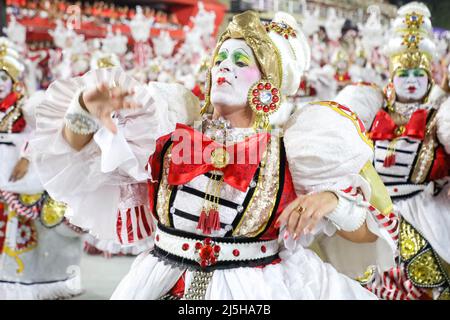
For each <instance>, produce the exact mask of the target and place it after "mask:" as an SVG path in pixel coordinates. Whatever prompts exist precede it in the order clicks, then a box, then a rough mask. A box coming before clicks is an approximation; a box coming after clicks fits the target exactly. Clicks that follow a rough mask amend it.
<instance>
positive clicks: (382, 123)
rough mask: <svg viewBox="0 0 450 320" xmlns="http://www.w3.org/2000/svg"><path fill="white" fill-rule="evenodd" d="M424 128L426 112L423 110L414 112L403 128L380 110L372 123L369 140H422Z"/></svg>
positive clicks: (425, 125)
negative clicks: (408, 138) (400, 138)
mask: <svg viewBox="0 0 450 320" xmlns="http://www.w3.org/2000/svg"><path fill="white" fill-rule="evenodd" d="M426 127H427V111H426V110H424V109H420V110H417V111H415V112H414V113H413V114H412V116H411V119H410V120H409V122H408V124H407V125H405V126H397V125H396V124H395V122H394V121H393V120H392V118H391V116H390V115H389V114H388V113H387V112H386V111H384V110H380V111H379V112H378V113H377V115H376V117H375V120H374V122H373V126H372V130H371V131H370V138H371V139H372V140H393V139H395V138H398V137H411V138H415V139H419V140H423V139H424V138H425V131H426Z"/></svg>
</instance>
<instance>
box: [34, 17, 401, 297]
mask: <svg viewBox="0 0 450 320" xmlns="http://www.w3.org/2000/svg"><path fill="white" fill-rule="evenodd" d="M252 14H253V15H255V14H254V13H248V12H247V13H244V14H243V15H252ZM241 17H242V16H241ZM251 18H253V16H251ZM257 21H258V22H259V18H258V20H257ZM262 30H265V29H262ZM280 41H281V40H280ZM284 61H285V62H286V61H287V59H286V60H284ZM291 66H292V64H291ZM284 67H285V66H284ZM283 70H285V72H288V71H289V70H290V69H289V68H288V67H285V68H284V69H283ZM286 76H290V74H286ZM288 79H289V78H288ZM293 79H298V81H299V80H300V77H295V78H293ZM102 81H108V82H111V81H113V82H114V83H116V84H117V85H119V86H121V87H123V88H124V89H129V88H132V87H134V88H135V92H136V93H135V99H138V100H139V101H140V102H141V103H142V105H143V108H142V109H140V110H135V111H127V112H120V113H117V114H116V115H115V121H116V123H117V125H118V133H117V134H115V135H114V134H112V133H111V132H109V131H108V130H107V129H105V128H103V127H102V128H100V129H99V130H98V131H97V132H96V133H95V135H94V138H93V140H92V141H91V142H90V143H89V144H88V145H86V147H84V148H83V149H82V150H81V151H79V152H76V151H74V150H73V149H72V148H71V147H70V146H69V145H68V143H67V142H66V140H65V139H64V138H63V136H62V130H63V128H64V114H65V113H66V110H67V109H68V108H69V106H71V105H72V104H76V103H78V93H79V92H80V90H81V89H82V88H85V87H87V86H95V84H97V83H99V82H102ZM296 87H298V83H297V84H296ZM37 118H38V134H37V137H36V139H35V140H34V141H33V142H32V147H33V148H35V149H36V150H40V151H39V154H38V155H37V157H36V160H37V162H38V167H39V174H40V177H41V179H42V181H43V182H44V185H45V187H46V189H47V190H49V192H50V194H51V195H52V196H53V197H55V198H56V199H58V200H61V201H64V202H66V203H67V204H68V205H69V207H70V209H71V210H70V212H69V213H68V214H67V216H68V217H69V219H70V221H71V222H72V223H74V224H76V225H79V226H80V227H82V228H85V229H88V230H90V231H91V233H92V234H94V235H95V236H97V237H100V238H104V239H114V240H118V241H120V242H122V243H136V242H139V241H145V240H147V239H149V238H150V239H153V240H154V246H153V248H152V249H151V250H149V251H147V252H145V253H142V254H141V255H139V256H138V258H137V259H136V261H135V262H134V264H133V265H132V267H131V270H130V272H129V273H128V274H127V275H126V276H125V278H124V279H123V280H122V281H121V283H120V284H119V286H118V287H117V289H116V290H115V292H114V294H113V296H112V298H113V299H158V298H162V297H168V296H178V297H179V296H183V295H184V297H185V298H188V299H189V298H194V299H195V298H205V299H373V298H375V296H374V295H373V294H372V293H370V292H369V291H367V290H366V289H364V288H363V287H361V286H360V285H359V284H358V282H356V281H354V280H352V279H351V278H349V277H347V276H345V275H344V274H342V273H339V272H338V271H337V270H336V269H335V268H334V267H333V266H332V265H331V264H328V263H324V262H323V261H322V260H321V259H320V258H319V257H318V256H317V254H316V253H314V252H313V251H312V250H310V249H308V246H309V245H311V243H312V242H313V241H314V240H315V239H317V238H318V237H319V236H323V237H329V236H333V235H334V234H335V232H336V230H337V227H336V225H335V224H334V223H332V222H331V220H329V219H327V218H324V219H323V220H322V221H321V222H320V223H319V225H318V227H317V228H316V229H315V230H313V232H312V234H308V235H305V236H302V237H300V239H299V240H297V241H294V240H293V239H292V238H288V239H286V240H285V239H283V237H282V232H281V234H280V230H279V229H278V228H275V226H274V224H275V221H276V218H277V217H278V216H279V214H280V213H281V212H282V211H283V209H284V208H285V207H286V206H287V205H288V204H289V203H290V202H291V201H292V200H294V199H295V198H296V196H297V195H298V194H307V193H313V192H319V191H324V190H332V191H333V192H335V193H336V194H338V195H339V205H338V207H337V208H336V210H335V212H333V214H340V215H342V216H345V217H347V218H348V219H349V220H352V219H353V217H359V218H358V219H362V220H361V221H358V223H359V222H361V223H363V222H364V221H365V222H367V225H368V228H369V229H370V230H371V231H372V232H373V233H374V234H376V235H377V236H378V237H379V238H378V240H377V241H376V242H374V243H372V244H370V245H367V247H370V251H368V252H366V254H365V255H364V259H362V260H360V261H358V262H359V263H360V264H359V265H356V264H355V265H354V268H355V269H358V271H359V272H363V271H364V270H365V268H366V267H367V265H372V264H376V265H380V266H381V268H382V269H387V268H389V267H392V266H393V263H394V261H393V254H394V248H395V240H394V239H393V237H392V236H391V234H389V232H388V231H387V230H385V229H384V228H383V227H382V226H381V225H380V223H379V222H378V218H377V216H379V212H378V210H377V209H375V208H373V207H372V206H371V205H370V204H369V203H368V202H367V201H366V200H365V199H369V198H370V196H371V195H370V193H371V188H370V185H369V183H368V182H367V181H366V180H365V179H363V178H362V177H361V175H360V174H359V172H360V170H361V169H362V167H363V166H364V165H365V164H366V163H367V161H369V160H370V159H372V156H373V154H372V149H371V148H370V146H369V145H368V144H367V143H366V141H365V139H364V136H363V134H362V130H363V129H362V127H361V124H360V123H359V122H358V121H357V120H355V119H354V116H353V117H352V113H351V112H350V111H349V110H348V109H347V108H345V107H342V106H339V105H335V104H332V103H317V104H309V105H306V106H305V107H303V108H301V110H299V111H297V112H296V113H295V114H294V115H293V116H292V117H291V119H290V120H289V121H288V122H287V123H286V125H285V126H284V128H283V134H284V137H283V138H281V137H280V136H279V135H276V134H273V133H266V132H259V133H256V132H254V131H253V129H252V128H229V129H224V128H223V126H222V127H221V126H219V125H217V122H220V121H221V120H220V119H219V120H210V119H209V118H208V117H206V118H204V119H203V122H202V125H201V126H198V125H194V122H195V121H196V120H200V114H199V107H198V100H197V99H196V97H195V96H194V95H193V94H192V93H191V92H190V91H189V90H187V89H185V88H183V87H182V86H180V85H173V84H163V83H157V82H151V83H150V84H149V85H146V86H143V85H140V84H139V83H137V82H136V81H135V80H133V79H131V78H129V77H128V76H127V75H126V74H125V73H124V72H123V71H121V70H120V69H101V70H96V71H91V72H89V73H87V74H86V75H84V76H83V77H78V78H73V79H70V80H67V81H56V82H55V83H53V84H52V85H51V86H50V87H49V89H48V91H47V94H46V101H45V102H44V103H43V104H41V106H40V107H39V109H38V110H37ZM179 134H183V135H184V137H185V138H186V139H189V140H186V141H189V144H188V145H192V146H193V145H196V143H195V141H197V142H198V141H200V145H202V143H203V145H202V146H203V147H204V148H202V150H204V149H205V148H207V147H208V146H209V147H211V146H215V148H216V149H217V148H219V149H223V148H225V149H226V150H227V151H228V150H231V149H233V148H241V147H244V149H245V147H246V146H247V152H248V153H246V154H247V155H250V154H253V153H254V152H255V151H256V149H255V148H256V147H257V146H262V151H263V152H262V153H261V157H260V158H258V161H257V162H256V164H253V165H250V164H246V163H244V164H233V165H231V164H229V165H227V166H225V167H223V168H222V169H217V167H212V166H211V164H207V163H199V164H195V165H192V164H187V163H184V162H182V163H181V164H180V163H177V161H174V160H173V159H174V158H176V152H175V150H177V147H178V145H177V143H178V142H177V140H176V138H175V137H176V136H178V135H179ZM220 134H225V135H226V136H227V138H228V143H227V144H226V145H221V144H220V143H219V142H217V141H214V140H212V138H214V137H218V136H219V135H220ZM198 139H200V140H198ZM261 141H263V143H260V142H261ZM197 145H198V144H197ZM230 148H231V149H230ZM211 157H212V155H211ZM218 177H219V178H223V184H222V185H221V189H220V191H219V194H218V196H217V199H216V200H217V203H218V212H219V216H220V226H219V228H218V229H217V230H213V231H212V234H204V233H203V232H202V231H201V230H198V229H197V225H198V219H199V216H200V211H201V209H202V203H203V199H204V197H205V193H207V192H208V191H207V190H208V184H209V183H214V181H213V180H215V179H217V178H218ZM349 190H351V191H350V192H349ZM382 217H383V218H384V219H388V218H385V216H383V215H382ZM358 246H359V244H355V243H350V242H349V243H347V244H346V247H345V250H347V253H348V254H351V252H352V250H353V249H355V248H356V247H358ZM195 288H198V291H200V292H201V294H200V295H199V294H198V293H196V290H193V289H195Z"/></svg>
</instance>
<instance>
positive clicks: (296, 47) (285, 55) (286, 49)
mask: <svg viewBox="0 0 450 320" xmlns="http://www.w3.org/2000/svg"><path fill="white" fill-rule="evenodd" d="M273 23H275V24H277V26H278V27H281V28H277V27H275V28H270V29H269V32H268V35H269V37H270V38H271V39H272V41H273V43H274V44H275V45H276V47H277V48H278V51H279V53H280V55H281V63H282V73H283V77H282V81H281V92H282V93H283V94H285V95H287V96H290V95H293V94H295V93H296V92H297V90H298V87H299V85H300V80H301V76H302V74H303V73H304V72H305V71H307V70H308V69H309V66H310V63H311V49H310V47H309V44H308V41H307V39H306V37H305V35H304V34H303V32H302V31H301V30H300V27H299V25H298V23H297V21H296V20H295V18H294V17H293V16H291V15H290V14H288V13H285V12H277V13H276V14H275V16H274V18H273V20H272V24H273ZM269 26H270V24H269ZM288 30H292V31H293V32H294V34H295V36H292V35H289V31H288Z"/></svg>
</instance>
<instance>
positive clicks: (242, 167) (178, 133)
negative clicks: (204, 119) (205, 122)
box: [168, 124, 270, 192]
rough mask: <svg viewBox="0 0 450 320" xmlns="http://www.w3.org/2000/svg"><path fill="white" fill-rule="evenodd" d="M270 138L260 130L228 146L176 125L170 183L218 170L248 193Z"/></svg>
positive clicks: (173, 136) (230, 181)
mask: <svg viewBox="0 0 450 320" xmlns="http://www.w3.org/2000/svg"><path fill="white" fill-rule="evenodd" d="M269 139H270V135H269V134H268V133H257V134H254V135H252V136H250V137H247V138H246V139H244V140H243V141H241V142H238V143H235V144H231V145H227V146H225V145H223V144H220V143H217V142H215V141H214V140H212V139H211V138H209V137H207V136H205V135H204V134H203V133H201V132H199V131H197V130H194V129H193V128H191V127H189V126H186V125H182V124H177V127H176V129H175V131H174V132H173V134H172V141H173V144H172V153H171V154H172V156H171V161H170V167H169V175H168V183H169V184H171V185H182V184H186V183H188V182H189V181H191V180H192V179H194V178H195V177H197V176H199V175H201V174H204V173H207V172H209V171H213V170H217V171H222V172H223V181H224V182H226V183H227V184H229V185H231V186H232V187H234V188H236V189H238V190H240V191H242V192H245V191H246V190H247V188H248V186H249V185H250V182H251V181H252V178H253V176H254V175H255V173H256V170H257V169H258V166H259V163H260V161H261V159H262V155H263V154H264V151H265V150H266V147H267V143H268V141H269Z"/></svg>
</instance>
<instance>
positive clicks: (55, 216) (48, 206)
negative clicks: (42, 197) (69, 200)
mask: <svg viewBox="0 0 450 320" xmlns="http://www.w3.org/2000/svg"><path fill="white" fill-rule="evenodd" d="M66 208H67V206H66V204H64V203H62V202H59V201H56V200H53V199H52V198H50V197H49V198H47V200H46V201H45V203H44V205H43V207H42V212H41V222H42V223H43V224H44V226H46V227H48V228H51V227H54V226H56V225H58V224H59V223H60V222H61V221H62V219H63V218H64V213H65V212H66Z"/></svg>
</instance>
